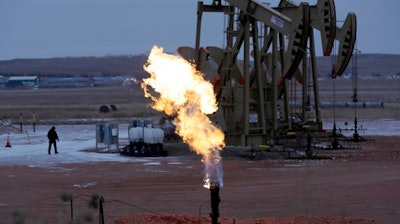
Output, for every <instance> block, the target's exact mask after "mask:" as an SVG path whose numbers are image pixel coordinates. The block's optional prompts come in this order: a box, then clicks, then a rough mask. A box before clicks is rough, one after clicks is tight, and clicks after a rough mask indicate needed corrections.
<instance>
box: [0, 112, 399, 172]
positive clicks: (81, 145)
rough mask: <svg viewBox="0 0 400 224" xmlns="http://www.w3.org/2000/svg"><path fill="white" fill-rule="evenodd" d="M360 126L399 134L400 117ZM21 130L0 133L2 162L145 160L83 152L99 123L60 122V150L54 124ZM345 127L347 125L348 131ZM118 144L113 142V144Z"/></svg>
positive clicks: (123, 129)
mask: <svg viewBox="0 0 400 224" xmlns="http://www.w3.org/2000/svg"><path fill="white" fill-rule="evenodd" d="M323 124H324V129H327V130H331V129H332V127H333V122H332V121H327V122H323ZM336 125H337V127H338V128H340V129H341V130H342V133H343V134H345V135H346V133H347V134H348V135H351V134H352V133H353V132H352V130H349V129H352V128H354V123H353V122H352V121H349V122H348V124H347V125H345V122H344V121H337V122H336ZM358 127H359V128H360V129H361V130H360V131H359V134H360V135H377V136H399V135H400V121H398V120H374V121H362V120H361V121H359V122H358ZM23 128H24V129H23V130H24V131H23V132H22V133H19V132H14V133H10V135H9V140H10V143H11V146H12V147H5V145H6V142H7V137H8V134H7V133H3V134H0V144H2V145H1V146H0V165H13V164H15V165H24V166H43V167H46V166H50V165H54V164H58V163H90V162H102V161H110V162H132V161H144V160H145V159H141V158H132V157H125V156H121V155H119V153H96V152H84V151H82V150H83V149H94V148H96V125H95V124H87V125H58V126H56V131H57V133H58V135H59V138H60V142H57V144H58V151H59V154H57V155H55V154H54V149H52V154H51V155H48V154H47V148H48V140H47V137H46V135H47V131H48V130H49V129H50V128H51V126H47V125H46V126H36V130H35V132H33V127H32V126H24V127H23ZM345 129H348V130H347V131H346V130H345ZM118 130H119V132H118V134H119V139H120V147H123V146H125V145H126V144H127V142H128V140H127V139H128V124H119V126H118ZM112 147H114V149H115V147H116V146H114V145H112V146H111V148H112ZM99 148H102V149H106V146H105V145H104V144H99Z"/></svg>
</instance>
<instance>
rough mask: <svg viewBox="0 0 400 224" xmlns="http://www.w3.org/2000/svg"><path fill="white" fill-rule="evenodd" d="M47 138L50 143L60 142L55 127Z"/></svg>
mask: <svg viewBox="0 0 400 224" xmlns="http://www.w3.org/2000/svg"><path fill="white" fill-rule="evenodd" d="M47 138H48V139H49V141H50V142H55V141H56V140H58V135H57V132H56V128H55V127H52V128H51V129H50V131H49V132H48V133H47Z"/></svg>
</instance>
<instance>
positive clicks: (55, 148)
mask: <svg viewBox="0 0 400 224" xmlns="http://www.w3.org/2000/svg"><path fill="white" fill-rule="evenodd" d="M51 144H53V145H54V152H55V153H58V152H57V143H56V141H54V142H53V141H49V154H50V151H51Z"/></svg>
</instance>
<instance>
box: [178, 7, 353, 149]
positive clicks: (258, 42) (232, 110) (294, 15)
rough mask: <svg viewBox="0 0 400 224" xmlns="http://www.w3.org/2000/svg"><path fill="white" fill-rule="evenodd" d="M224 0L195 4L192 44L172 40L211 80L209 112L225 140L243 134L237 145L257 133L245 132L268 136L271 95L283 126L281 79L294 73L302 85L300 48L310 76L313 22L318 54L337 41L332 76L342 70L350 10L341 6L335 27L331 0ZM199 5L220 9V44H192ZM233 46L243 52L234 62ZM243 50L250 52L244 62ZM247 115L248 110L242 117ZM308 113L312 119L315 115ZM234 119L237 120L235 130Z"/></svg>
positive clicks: (272, 124) (348, 48) (348, 53)
mask: <svg viewBox="0 0 400 224" xmlns="http://www.w3.org/2000/svg"><path fill="white" fill-rule="evenodd" d="M226 2H227V3H228V5H221V4H212V5H203V3H202V2H199V3H198V13H197V15H198V21H197V32H196V47H195V48H192V47H180V48H179V49H178V52H179V53H180V54H181V56H182V57H183V58H185V59H186V60H188V61H191V62H194V63H195V65H196V67H197V69H198V70H200V71H202V72H203V74H204V75H205V77H206V78H207V79H208V80H209V81H211V82H212V83H213V84H214V90H215V92H216V95H217V101H218V103H219V105H220V106H219V109H218V111H217V113H216V114H215V117H216V118H215V119H216V120H217V121H218V124H219V125H220V126H221V127H222V129H224V131H225V132H226V136H227V142H228V143H229V136H230V135H232V136H234V137H233V138H235V135H236V137H237V135H241V136H242V137H241V139H242V140H243V139H244V141H242V142H241V144H242V145H249V144H250V142H253V141H254V142H257V139H251V138H252V134H256V135H258V136H264V137H265V136H267V137H274V135H275V134H274V133H276V131H277V129H278V121H277V120H276V116H275V115H274V114H275V111H277V109H278V108H277V107H278V106H277V104H279V101H280V103H282V104H283V105H284V107H283V110H284V111H283V113H282V114H283V115H284V117H283V119H282V120H284V121H285V122H288V123H289V126H290V116H291V115H290V109H289V106H288V105H289V103H288V93H287V88H286V81H285V80H290V79H292V78H295V79H296V80H297V81H298V82H300V83H303V88H304V85H307V84H306V83H305V82H304V81H305V79H306V78H307V77H306V75H305V74H306V72H305V71H304V70H303V71H301V70H300V69H299V65H300V63H301V62H303V64H304V61H306V60H307V54H306V52H307V50H308V49H309V50H310V59H311V62H312V70H313V79H314V82H316V71H315V70H316V66H315V58H316V57H315V46H314V34H313V33H314V32H313V30H314V29H316V30H318V31H320V33H321V44H322V49H323V54H324V56H329V55H330V54H331V53H332V49H333V47H334V42H335V40H337V41H338V42H339V48H338V54H337V58H336V60H335V61H336V64H335V65H334V68H333V71H334V72H333V75H334V76H335V77H336V76H340V75H342V74H343V72H344V70H345V69H346V67H347V65H348V63H349V61H350V59H351V57H352V54H353V50H354V46H355V40H356V16H355V14H354V13H349V14H348V15H347V17H346V20H345V22H344V23H343V26H342V27H340V28H339V27H337V26H336V11H335V5H334V1H333V0H318V1H317V3H316V4H315V5H311V6H310V5H309V4H308V3H305V2H302V3H301V4H300V5H295V4H294V3H292V2H289V1H287V0H282V1H281V2H280V4H279V5H278V6H277V7H274V8H271V7H268V6H265V5H263V4H261V3H259V2H258V1H254V0H226ZM203 12H222V13H225V14H226V15H227V16H228V20H227V21H228V25H227V28H226V46H225V49H222V48H220V47H216V46H208V47H200V36H201V35H200V32H201V29H200V27H201V17H202V13H203ZM235 22H237V25H236V26H235V25H234V23H235ZM260 27H261V29H260ZM235 29H236V30H235ZM259 29H260V30H261V31H259ZM242 46H243V48H244V49H242ZM251 47H252V49H250V48H251ZM239 52H243V58H244V59H243V62H241V65H239V63H238V61H237V56H238V54H239ZM250 56H252V57H253V62H252V63H253V64H252V66H251V65H250V59H249V57H250ZM303 67H304V66H303ZM314 86H315V87H314V95H315V99H314V100H315V101H316V102H315V105H316V107H318V106H319V102H318V101H319V99H318V92H317V91H318V90H317V84H316V83H315V85H314ZM303 101H304V99H303ZM315 111H319V110H317V109H316V110H315ZM251 114H253V115H256V116H249V115H251ZM249 117H253V118H255V119H254V120H251V119H250V118H249ZM316 120H317V122H319V114H317V115H316ZM238 124H241V126H240V127H239V129H238ZM238 133H239V134H238ZM253 136H255V135H253ZM264 137H263V139H265V138H264ZM255 138H257V137H255Z"/></svg>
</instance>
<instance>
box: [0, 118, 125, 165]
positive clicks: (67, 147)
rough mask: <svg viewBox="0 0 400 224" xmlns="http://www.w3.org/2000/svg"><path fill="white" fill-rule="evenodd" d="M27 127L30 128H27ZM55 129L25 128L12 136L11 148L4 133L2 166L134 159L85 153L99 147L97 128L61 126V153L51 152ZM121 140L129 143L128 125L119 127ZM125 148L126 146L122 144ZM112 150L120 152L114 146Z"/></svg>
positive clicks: (10, 136)
mask: <svg viewBox="0 0 400 224" xmlns="http://www.w3.org/2000/svg"><path fill="white" fill-rule="evenodd" d="M25 128H26V129H25ZM50 128H51V126H36V128H35V132H33V127H32V126H24V127H23V132H22V133H19V132H14V133H10V135H9V141H10V143H11V147H5V145H6V143H7V137H8V134H7V133H5V134H1V135H0V141H1V144H3V145H1V147H0V165H12V164H16V165H26V166H49V165H53V164H57V163H89V162H101V161H110V162H127V161H132V159H133V158H129V157H124V156H120V155H119V153H95V152H83V151H82V150H83V149H94V148H96V125H95V124H87V125H58V126H56V131H57V133H58V136H59V139H60V141H59V142H57V148H58V152H59V153H58V154H54V148H53V147H52V154H51V155H49V154H48V153H47V149H48V139H47V132H48V130H49V129H50ZM118 129H119V139H120V140H122V141H123V140H125V142H127V141H128V140H127V139H128V131H127V130H128V125H127V124H120V125H119V128H118ZM120 147H123V145H120ZM98 148H99V151H101V150H104V149H105V151H107V149H108V148H107V147H106V145H104V144H102V143H101V144H98ZM110 149H114V150H115V149H116V145H111V146H110Z"/></svg>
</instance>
